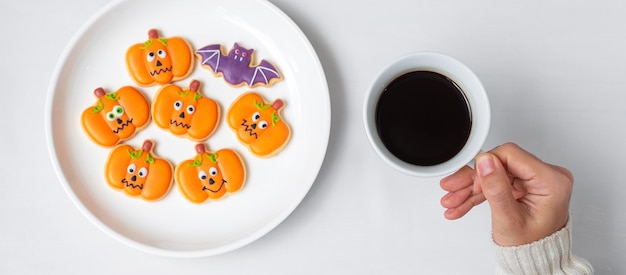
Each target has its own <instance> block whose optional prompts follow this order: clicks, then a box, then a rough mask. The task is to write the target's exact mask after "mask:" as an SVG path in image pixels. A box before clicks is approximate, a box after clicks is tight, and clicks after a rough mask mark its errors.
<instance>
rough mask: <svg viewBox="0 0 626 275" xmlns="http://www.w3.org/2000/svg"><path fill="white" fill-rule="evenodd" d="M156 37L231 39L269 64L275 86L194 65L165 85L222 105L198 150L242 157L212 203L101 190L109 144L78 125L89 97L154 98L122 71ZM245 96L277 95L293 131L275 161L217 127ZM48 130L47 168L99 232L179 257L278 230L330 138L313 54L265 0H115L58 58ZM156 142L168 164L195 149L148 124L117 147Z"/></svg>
mask: <svg viewBox="0 0 626 275" xmlns="http://www.w3.org/2000/svg"><path fill="white" fill-rule="evenodd" d="M152 28H156V29H158V30H159V32H160V34H161V36H162V37H172V36H180V37H183V38H185V39H187V41H188V42H189V43H190V44H191V45H192V47H193V48H194V49H198V48H201V47H203V46H205V45H209V44H222V45H223V46H224V47H225V48H226V49H227V50H228V49H230V48H232V47H233V44H234V43H235V42H237V43H239V44H240V45H241V46H243V47H246V48H253V49H254V51H255V58H256V61H257V62H260V60H261V59H266V60H269V61H270V62H272V63H273V64H275V65H276V66H277V67H278V68H279V70H280V71H281V72H282V73H283V75H284V79H283V80H282V81H280V82H277V83H276V84H274V85H273V86H271V87H258V88H253V89H250V88H247V87H246V86H244V87H238V88H233V87H231V86H229V85H228V84H227V83H226V82H225V81H224V79H223V78H219V77H215V76H213V74H212V73H211V72H210V71H209V70H207V69H205V68H203V67H201V66H200V65H199V63H200V61H199V60H198V59H196V64H195V66H194V70H193V72H192V74H191V75H189V77H187V78H185V79H182V80H180V81H177V82H174V84H176V85H178V86H181V87H183V88H186V87H188V85H189V83H190V82H191V80H192V79H196V80H199V81H200V82H201V83H202V85H201V87H200V92H201V93H202V94H203V95H204V96H206V97H209V98H212V99H213V100H215V101H217V102H218V103H219V104H220V106H221V116H222V118H221V120H220V122H219V126H218V128H217V130H216V131H215V133H214V134H213V135H212V136H211V137H209V139H208V140H206V141H205V142H204V143H205V144H206V145H207V147H208V149H209V150H210V151H217V150H219V149H223V148H231V149H233V150H235V151H237V152H238V153H239V154H240V156H241V157H242V158H243V159H244V162H245V165H246V168H247V180H246V183H245V185H244V187H243V188H242V189H241V190H240V191H238V192H236V193H233V194H229V195H227V196H225V197H223V198H221V199H220V200H215V201H209V202H206V203H202V204H194V203H191V202H189V201H188V200H186V199H185V198H184V197H183V195H182V194H181V193H180V191H179V190H178V188H176V187H175V185H174V186H173V187H172V188H171V189H170V191H169V193H168V194H167V195H166V196H165V197H164V198H163V199H161V200H159V201H155V202H148V201H144V200H142V199H138V198H134V197H130V196H127V195H125V194H124V193H123V192H122V191H119V190H115V189H113V188H111V187H109V186H108V184H107V183H106V181H105V178H104V167H105V161H106V159H107V156H108V154H109V152H110V151H111V150H112V149H111V148H105V147H101V146H99V145H96V144H95V143H94V142H92V141H91V140H90V139H89V138H88V136H87V135H86V133H85V132H84V131H83V129H82V127H81V119H80V118H81V113H82V112H83V110H85V109H86V108H89V107H90V106H93V105H94V104H95V101H96V99H95V97H94V94H93V91H94V89H95V88H97V87H103V88H104V89H105V90H106V91H109V92H112V91H115V90H117V89H119V88H121V87H123V86H127V85H131V86H133V87H136V88H138V89H139V90H140V91H142V92H143V93H144V95H145V96H146V97H147V98H148V99H149V100H150V101H152V100H153V99H154V95H155V93H156V92H157V91H158V89H159V88H160V87H159V86H158V85H157V86H152V87H140V86H138V85H136V84H135V83H134V82H133V81H132V79H131V78H130V76H129V74H128V73H127V70H126V63H125V53H126V50H127V49H128V48H129V47H130V46H131V45H133V44H136V43H141V42H144V41H146V40H147V32H148V30H149V29H152ZM249 90H254V91H256V92H258V93H259V94H261V95H262V96H263V97H265V98H266V99H267V100H268V101H273V100H274V99H277V98H281V99H283V101H284V102H285V107H284V108H283V109H282V111H281V116H282V118H283V120H284V121H286V122H287V123H288V124H289V125H290V127H291V130H292V135H291V139H290V141H289V143H288V144H287V145H286V146H285V147H284V149H283V150H282V151H280V152H279V153H278V154H277V155H275V156H273V157H270V158H259V157H256V156H255V155H253V154H252V153H251V152H250V151H248V149H247V148H246V147H245V146H244V145H242V144H241V143H240V142H239V141H238V140H237V138H236V135H235V133H234V132H233V131H232V130H231V129H230V128H229V127H228V125H227V123H225V120H224V117H225V113H226V110H228V108H229V106H230V104H231V103H232V102H233V101H234V100H235V99H236V98H237V97H238V96H240V95H241V94H242V93H244V92H247V91H249ZM46 133H47V139H48V145H49V148H50V155H51V158H52V162H53V166H54V167H55V169H56V172H57V174H58V176H59V179H60V181H61V184H62V185H63V187H64V188H65V190H66V191H67V193H68V194H69V196H70V198H71V199H72V200H73V201H74V203H75V204H76V205H77V207H78V208H79V209H80V210H81V211H82V212H83V213H84V214H85V215H86V216H87V218H88V219H89V220H91V221H92V222H93V223H94V224H96V226H97V227H99V228H100V229H102V230H103V231H104V232H106V233H107V234H109V235H111V236H112V237H114V238H115V239H117V240H120V241H122V242H123V243H126V244H128V245H130V246H132V247H135V248H138V249H140V250H143V251H147V252H151V253H155V254H160V255H167V256H177V257H198V256H208V255H215V254H219V253H223V252H227V251H230V250H233V249H236V248H239V247H242V246H244V245H246V244H249V243H250V242H252V241H254V240H256V239H258V238H260V237H261V236H263V235H264V234H266V233H268V232H269V231H270V230H272V229H273V228H275V227H276V226H277V225H278V224H280V223H281V222H282V221H283V220H284V219H285V218H286V217H287V216H288V215H289V214H290V213H291V212H292V211H293V210H294V209H295V208H296V207H297V206H298V204H299V203H300V201H301V200H302V199H303V198H304V196H305V195H306V194H307V192H308V191H309V189H310V188H311V185H312V184H313V182H314V181H315V178H316V177H317V174H318V172H319V169H320V167H321V165H322V162H323V159H324V156H325V154H326V149H327V145H328V138H329V134H330V99H329V93H328V85H327V82H326V79H325V76H324V72H323V69H322V66H321V64H320V62H319V59H318V57H317V55H316V53H315V51H314V49H313V48H312V46H311V44H310V43H309V41H308V40H307V38H306V36H305V35H304V34H303V33H302V31H301V30H300V29H299V28H298V27H297V26H296V25H295V24H294V22H293V21H292V20H291V19H290V18H289V17H287V16H286V15H285V14H284V13H283V12H282V11H280V10H279V9H278V8H276V7H275V6H273V5H272V4H270V3H269V2H267V1H260V0H259V1H255V0H249V1H246V0H238V1H218V0H181V1H166V0H129V1H114V2H113V3H110V4H109V5H107V6H106V7H105V8H103V9H102V10H101V11H100V12H98V13H97V14H96V15H95V16H94V17H93V18H92V19H91V20H90V21H89V22H87V24H86V25H85V26H84V27H83V28H81V30H80V31H79V32H78V33H77V34H76V35H75V36H74V38H73V39H72V41H71V42H70V43H69V44H68V46H67V48H66V50H65V51H64V53H63V55H62V56H61V58H60V60H59V63H58V65H57V68H56V70H55V73H54V75H53V78H52V80H51V84H50V88H49V91H48V98H47V108H46ZM146 139H150V140H153V141H154V143H155V145H154V149H153V150H154V153H155V154H156V155H157V156H159V157H161V158H164V159H166V160H168V161H169V162H171V163H172V165H173V166H175V165H177V164H178V163H180V162H182V161H184V160H187V159H192V158H194V157H195V155H196V152H195V149H194V148H195V145H196V142H193V141H190V140H188V139H185V138H181V137H176V136H174V135H172V134H171V133H170V132H168V131H165V130H162V129H160V128H158V127H157V126H156V125H155V124H154V123H153V122H152V121H150V123H149V125H148V126H147V127H146V128H144V129H143V130H141V131H139V132H138V133H137V134H136V135H135V136H134V137H133V138H131V139H129V140H127V141H125V142H124V143H125V144H128V145H131V146H133V147H141V145H142V143H143V141H144V140H146Z"/></svg>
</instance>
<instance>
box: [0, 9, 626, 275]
mask: <svg viewBox="0 0 626 275" xmlns="http://www.w3.org/2000/svg"><path fill="white" fill-rule="evenodd" d="M107 2H108V1H105V0H94V1H78V0H68V1H63V2H58V1H34V0H26V1H8V0H2V2H0V34H1V35H2V38H1V44H0V49H1V50H2V51H1V54H2V56H3V57H2V58H1V59H0V79H2V87H3V88H2V91H1V93H2V100H0V102H2V108H1V110H2V118H3V119H2V121H3V123H2V124H3V126H2V127H3V128H2V130H1V134H0V173H2V175H3V177H2V180H1V181H0V182H1V185H0V273H2V274H44V273H45V274H84V273H90V274H131V273H132V274H137V273H149V274H174V273H176V274H194V273H204V274H206V273H211V274H381V273H383V274H489V273H491V271H492V270H493V268H494V258H493V251H492V248H491V243H490V220H489V211H488V207H487V206H486V205H481V206H479V207H478V208H476V209H475V210H474V211H473V212H471V213H470V214H468V215H467V216H466V217H464V218H463V219H461V220H459V221H447V220H445V219H444V218H443V215H442V213H443V211H444V209H443V208H441V206H440V205H439V199H440V197H441V196H442V195H443V194H444V192H443V191H442V190H441V189H440V188H439V179H430V180H420V179H415V178H412V177H409V176H406V175H404V174H401V173H400V172H397V171H395V170H393V169H392V168H391V167H389V166H387V165H386V164H385V163H384V162H383V161H382V160H381V159H380V158H378V156H377V155H376V154H375V153H374V151H373V150H372V149H371V147H370V145H369V143H368V140H367V138H366V137H365V131H364V129H363V122H362V107H363V99H364V96H365V93H366V90H367V87H368V86H369V84H370V82H371V81H372V79H373V78H374V77H375V75H376V74H377V73H378V71H379V70H380V69H381V68H383V67H384V66H386V65H387V64H388V63H390V62H391V61H393V60H394V59H395V58H397V57H399V56H401V55H404V54H406V53H409V52H413V51H421V50H428V51H438V52H443V53H446V54H449V55H451V56H453V57H456V58H457V59H459V60H461V61H462V62H464V63H465V64H466V65H468V66H469V67H470V68H471V69H473V70H474V72H475V73H476V74H477V75H478V76H479V77H480V78H481V80H482V81H483V84H484V85H485V87H486V89H487V93H488V95H489V97H490V100H491V106H492V127H491V130H490V134H489V137H488V139H487V143H486V145H485V148H486V149H489V148H491V147H494V146H496V145H498V144H501V143H503V142H506V141H514V142H517V143H518V144H520V145H522V146H523V147H525V148H527V149H529V150H530V151H532V152H533V153H535V154H536V155H538V156H539V157H541V158H543V159H544V160H546V161H548V162H553V163H557V164H560V165H563V166H565V167H567V168H569V169H570V170H572V171H573V172H574V174H575V176H576V183H575V190H574V194H573V198H572V203H571V212H572V218H573V224H574V240H573V241H574V252H575V254H577V255H579V256H582V257H584V258H587V259H588V260H590V261H591V263H592V264H593V265H594V267H595V269H596V271H597V273H598V274H625V273H626V267H624V265H623V257H624V255H626V230H624V226H626V215H624V213H623V212H624V205H625V204H624V197H626V185H625V184H626V182H625V180H624V176H623V171H624V167H626V165H625V164H626V161H625V160H624V153H626V149H624V147H623V144H624V143H625V142H626V106H625V104H626V90H625V89H624V87H626V31H625V30H626V17H625V16H624V13H625V12H626V2H623V1H594V2H591V1H531V2H528V1H526V2H519V3H508V2H506V1H487V0H482V1H460V0H459V1H405V0H385V1H331V0H317V1H306V2H305V1H276V0H275V1H272V2H273V3H274V4H275V5H276V6H278V7H279V8H280V9H282V10H283V11H284V12H285V13H286V14H287V15H288V16H290V17H291V18H292V19H293V20H294V21H295V22H296V24H298V25H299V26H300V28H301V29H302V30H303V31H304V33H305V34H306V35H307V36H308V38H309V39H310V41H311V43H312V44H313V46H314V47H315V49H316V51H317V53H318V55H319V57H320V60H321V62H322V65H323V67H324V70H325V73H326V77H327V79H328V85H329V88H330V98H331V104H332V115H333V116H332V130H331V137H330V144H329V148H328V153H327V156H326V160H325V163H324V165H323V166H322V169H321V171H320V174H319V176H318V178H317V180H316V182H315V184H314V185H313V187H312V189H311V191H310V192H309V194H308V195H307V196H306V197H305V199H304V200H303V202H302V203H301V204H300V206H299V207H298V208H297V209H296V210H295V211H294V212H293V214H292V215H291V216H289V217H288V218H287V219H286V220H285V221H284V222H283V223H282V224H281V225H279V226H278V227H277V228H276V229H274V230H273V231H271V232H270V233H269V234H267V235H266V236H264V237H262V238H261V239H259V240H258V241H256V242H254V243H252V244H250V245H248V246H245V247H243V248H241V249H238V250H235V251H232V252H229V253H226V254H222V255H218V256H213V257H208V258H198V259H178V258H166V257H161V256H154V255H151V254H147V253H144V252H141V251H138V250H135V249H134V248H131V247H128V246H126V245H124V244H122V243H120V242H118V241H116V240H115V239H113V238H111V237H109V236H108V235H106V234H105V233H103V232H102V231H100V230H99V229H98V228H97V227H95V226H94V225H93V224H91V223H90V222H89V221H88V220H87V219H86V218H85V217H84V216H83V215H82V214H81V213H80V212H79V211H78V209H77V208H76V207H75V206H74V205H73V204H72V202H71V201H70V199H69V197H68V196H67V194H65V192H64V190H63V188H62V187H61V185H60V183H59V182H58V180H57V177H56V175H55V173H54V171H53V169H52V165H51V162H50V159H49V156H48V152H47V151H48V149H47V145H46V138H45V134H44V106H45V98H46V93H47V90H48V84H49V81H50V77H51V75H52V71H53V69H54V67H55V65H56V62H57V59H58V58H59V55H60V54H61V52H62V51H63V48H64V47H65V45H66V44H67V43H68V42H69V40H70V38H71V37H72V36H73V35H74V33H75V32H76V31H77V30H78V29H79V28H80V26H81V25H82V24H84V23H85V22H86V21H87V20H88V19H89V18H90V17H91V16H92V15H93V14H95V13H96V11H97V10H98V9H100V8H101V7H102V6H104V5H105V4H106V3H107ZM190 8H193V7H190ZM155 16H163V17H164V18H167V16H166V15H155Z"/></svg>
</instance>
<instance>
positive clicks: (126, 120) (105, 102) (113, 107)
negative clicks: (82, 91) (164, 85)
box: [81, 86, 150, 146]
mask: <svg viewBox="0 0 626 275" xmlns="http://www.w3.org/2000/svg"><path fill="white" fill-rule="evenodd" d="M94 95H95V96H96V98H98V101H97V102H96V104H95V105H94V106H92V107H89V108H87V109H85V111H83V114H82V117H81V122H82V125H83V130H85V132H86V133H87V135H88V136H89V138H91V140H93V141H94V142H95V143H97V144H99V145H102V146H113V145H116V144H118V143H119V142H121V141H124V140H127V139H129V138H131V137H132V136H133V135H134V134H135V132H137V131H138V129H141V128H143V127H144V126H146V125H147V124H148V120H150V104H149V103H148V100H147V99H146V98H145V97H144V95H143V94H142V93H141V92H139V91H138V90H136V89H135V88H133V87H130V86H125V87H122V88H120V89H119V90H117V91H116V92H114V93H109V94H107V93H106V92H105V91H104V89H102V88H97V89H96V90H95V91H94Z"/></svg>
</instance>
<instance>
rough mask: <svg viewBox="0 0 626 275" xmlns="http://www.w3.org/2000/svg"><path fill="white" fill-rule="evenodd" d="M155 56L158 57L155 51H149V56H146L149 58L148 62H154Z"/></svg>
mask: <svg viewBox="0 0 626 275" xmlns="http://www.w3.org/2000/svg"><path fill="white" fill-rule="evenodd" d="M155 57H156V55H155V54H154V52H149V53H148V56H147V57H146V59H147V60H148V62H152V61H154V58H155Z"/></svg>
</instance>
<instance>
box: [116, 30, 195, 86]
mask: <svg viewBox="0 0 626 275" xmlns="http://www.w3.org/2000/svg"><path fill="white" fill-rule="evenodd" d="M193 63H194V54H193V51H192V49H191V46H190V45H189V43H188V42H187V41H186V40H185V39H183V38H181V37H170V38H161V37H159V32H158V31H157V30H155V29H152V30H150V31H148V40H147V41H146V42H144V43H139V44H135V45H133V46H131V47H130V48H129V49H128V51H127V52H126V67H127V69H128V73H129V74H130V76H131V78H132V79H133V80H134V81H135V82H137V84H139V85H142V86H151V85H154V84H161V85H163V84H167V83H170V82H172V81H177V80H180V79H183V78H185V77H187V76H188V75H189V74H190V73H191V71H192V70H193V65H194V64H193Z"/></svg>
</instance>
